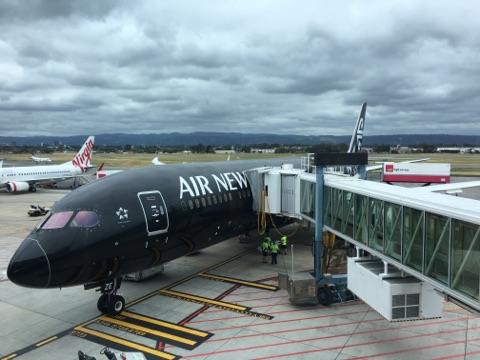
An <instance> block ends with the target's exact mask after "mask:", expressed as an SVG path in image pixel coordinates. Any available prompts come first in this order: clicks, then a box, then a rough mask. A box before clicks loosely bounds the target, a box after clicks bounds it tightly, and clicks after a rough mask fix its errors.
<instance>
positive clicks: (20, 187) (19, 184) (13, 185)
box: [7, 181, 30, 192]
mask: <svg viewBox="0 0 480 360" xmlns="http://www.w3.org/2000/svg"><path fill="white" fill-rule="evenodd" d="M29 189H30V184H29V183H27V182H23V181H10V182H9V183H8V184H7V191H8V192H18V191H28V190H29Z"/></svg>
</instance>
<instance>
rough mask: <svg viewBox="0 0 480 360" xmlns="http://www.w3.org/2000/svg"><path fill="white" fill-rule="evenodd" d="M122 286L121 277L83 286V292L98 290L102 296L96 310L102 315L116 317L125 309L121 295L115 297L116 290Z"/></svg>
mask: <svg viewBox="0 0 480 360" xmlns="http://www.w3.org/2000/svg"><path fill="white" fill-rule="evenodd" d="M121 284H122V278H121V277H115V278H112V279H104V280H101V281H98V282H95V283H90V284H86V285H84V288H85V290H89V289H94V288H99V289H97V291H100V292H101V293H102V295H100V298H99V299H98V301H97V308H98V310H99V311H101V312H102V313H104V314H108V315H118V314H120V313H121V312H122V311H123V310H124V309H125V299H124V298H123V296H121V295H117V290H118V289H120V285H121Z"/></svg>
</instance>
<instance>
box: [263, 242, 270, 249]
mask: <svg viewBox="0 0 480 360" xmlns="http://www.w3.org/2000/svg"><path fill="white" fill-rule="evenodd" d="M269 247H270V244H269V243H268V242H267V241H264V242H263V243H262V250H263V251H268V248H269Z"/></svg>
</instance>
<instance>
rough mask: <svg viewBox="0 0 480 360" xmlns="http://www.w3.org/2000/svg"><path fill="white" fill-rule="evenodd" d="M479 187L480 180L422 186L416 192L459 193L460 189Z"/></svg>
mask: <svg viewBox="0 0 480 360" xmlns="http://www.w3.org/2000/svg"><path fill="white" fill-rule="evenodd" d="M479 186H480V180H477V181H464V182H458V183H450V184H440V185H430V186H422V187H419V188H418V190H422V191H429V192H437V191H447V192H448V191H452V192H454V191H455V190H458V192H461V190H462V189H466V188H471V187H479Z"/></svg>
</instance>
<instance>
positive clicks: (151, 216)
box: [137, 191, 168, 236]
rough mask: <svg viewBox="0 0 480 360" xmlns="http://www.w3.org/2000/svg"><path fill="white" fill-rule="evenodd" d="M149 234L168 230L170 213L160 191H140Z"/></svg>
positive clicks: (139, 197) (139, 196)
mask: <svg viewBox="0 0 480 360" xmlns="http://www.w3.org/2000/svg"><path fill="white" fill-rule="evenodd" d="M137 195H138V199H139V200H140V203H141V204H142V208H143V213H144V215H145V223H146V227H147V233H148V236H151V235H156V234H163V233H166V232H167V231H168V213H167V207H166V206H165V201H164V200H163V196H162V194H161V193H160V192H159V191H144V192H139V193H138V194H137Z"/></svg>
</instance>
